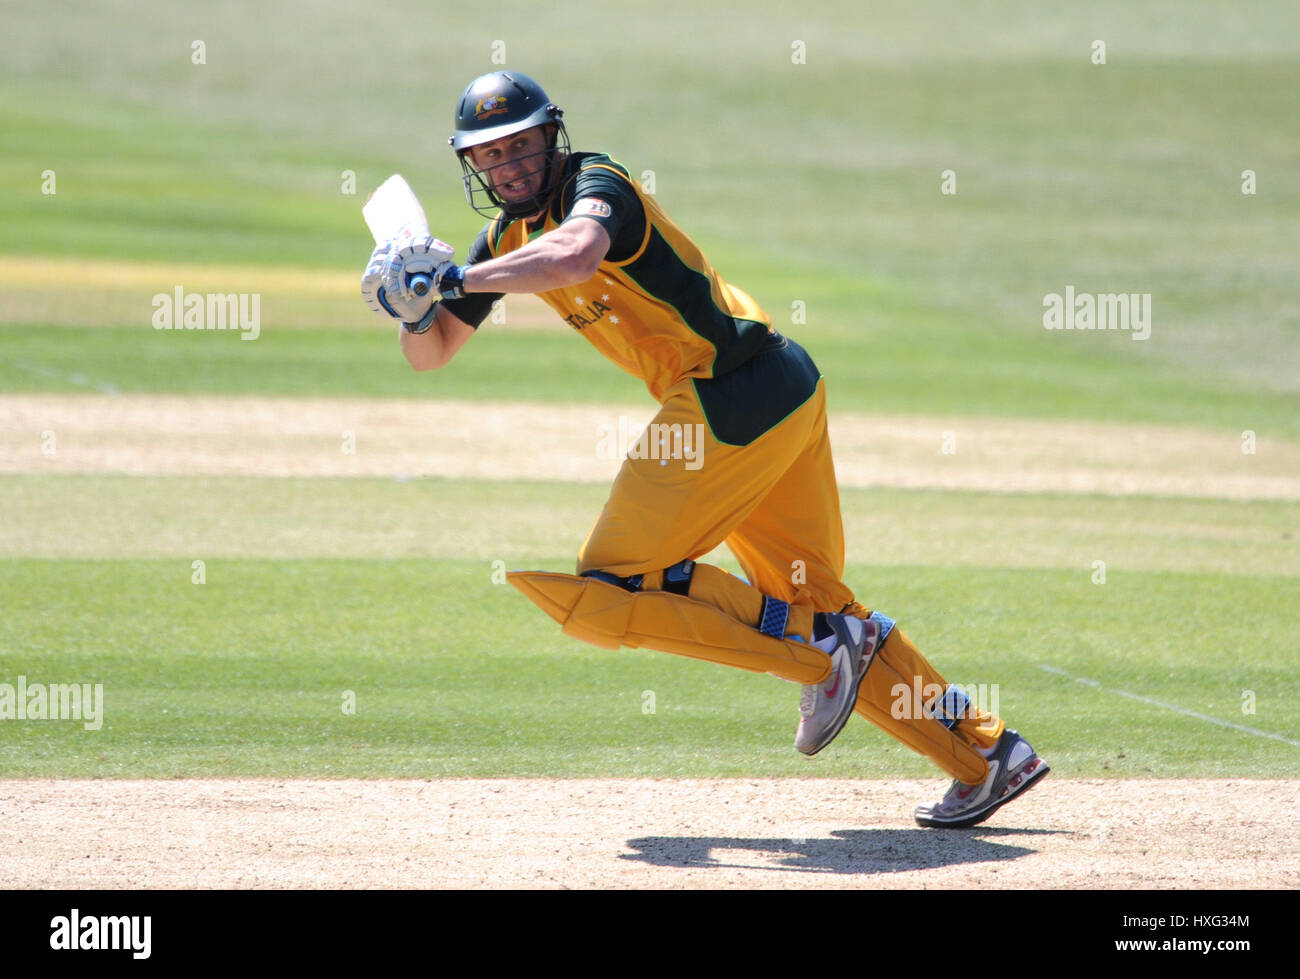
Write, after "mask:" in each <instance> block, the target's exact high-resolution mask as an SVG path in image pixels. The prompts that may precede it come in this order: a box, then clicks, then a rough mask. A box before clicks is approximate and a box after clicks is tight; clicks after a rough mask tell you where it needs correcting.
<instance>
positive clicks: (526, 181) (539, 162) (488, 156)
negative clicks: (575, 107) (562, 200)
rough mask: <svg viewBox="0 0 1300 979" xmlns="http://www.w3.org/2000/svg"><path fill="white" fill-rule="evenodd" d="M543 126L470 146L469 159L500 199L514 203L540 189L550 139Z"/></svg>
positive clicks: (544, 176) (526, 198) (534, 193)
mask: <svg viewBox="0 0 1300 979" xmlns="http://www.w3.org/2000/svg"><path fill="white" fill-rule="evenodd" d="M546 128H547V127H546V126H534V127H533V128H532V129H525V130H524V131H523V132H518V133H513V134H511V135H510V136H505V137H502V138H501V139H497V140H493V141H492V142H490V143H482V144H480V145H479V146H474V147H471V148H470V151H469V158H470V162H471V163H473V164H474V167H475V169H477V170H479V171H480V172H481V173H482V174H483V176H484V177H485V178H486V179H487V180H488V182H489V183H491V185H492V190H493V191H494V192H495V193H496V195H497V196H498V197H500V198H501V199H502V200H504V201H506V202H508V203H514V202H516V201H524V200H528V199H529V198H530V197H534V196H536V195H537V194H539V193H541V190H542V181H543V180H544V179H545V178H546V158H547V150H548V147H549V142H550V141H549V139H548V134H547V132H546Z"/></svg>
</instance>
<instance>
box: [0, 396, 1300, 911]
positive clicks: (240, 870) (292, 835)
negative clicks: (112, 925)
mask: <svg viewBox="0 0 1300 979" xmlns="http://www.w3.org/2000/svg"><path fill="white" fill-rule="evenodd" d="M626 412H627V414H628V415H629V421H630V422H631V424H632V425H633V428H634V429H635V427H636V426H637V425H640V424H644V423H645V422H646V421H648V420H649V414H648V412H646V410H645V409H644V407H643V406H642V407H639V408H633V407H629V408H628V409H626ZM618 414H619V409H618V408H604V409H590V408H573V407H555V406H547V407H545V408H540V409H539V408H538V407H536V406H530V405H476V406H466V405H463V404H453V403H443V404H438V403H422V404H421V405H418V406H416V405H404V404H401V403H398V402H392V401H356V402H349V401H343V400H338V399H329V400H320V401H310V400H293V399H261V398H210V399H190V398H175V397H148V396H101V395H83V396H71V397H69V396H15V395H8V396H0V472H27V473H39V472H47V473H48V472H114V473H137V474H145V473H223V474H234V473H243V474H249V475H252V474H257V475H322V476H323V475H347V474H353V475H381V474H383V475H396V474H401V475H421V474H437V475H442V476H469V477H480V478H482V477H489V478H512V477H514V478H518V477H523V478H549V479H570V480H583V481H586V480H607V479H609V478H610V477H611V476H612V475H613V473H614V471H615V470H616V468H617V461H615V460H610V459H602V458H598V457H597V456H596V454H595V453H594V452H593V445H594V444H595V442H596V440H597V437H598V433H599V431H600V429H599V428H598V426H600V425H602V424H605V425H608V424H610V423H611V422H613V423H616V421H617V416H618ZM834 424H835V428H834V430H833V440H834V443H835V445H836V448H837V463H838V468H839V470H840V474H841V479H842V481H843V482H844V483H845V484H846V485H859V486H870V485H893V486H912V487H960V488H964V489H983V490H994V491H1010V492H1015V491H1026V490H1031V491H1032V490H1055V491H1061V490H1066V491H1073V492H1100V493H1115V494H1127V493H1135V492H1139V493H1154V494H1166V495H1170V496H1179V495H1187V496H1206V497H1221V498H1237V499H1249V498H1265V499H1268V498H1271V499H1297V498H1300V475H1297V474H1300V459H1298V458H1297V457H1296V453H1297V449H1296V448H1295V447H1294V446H1289V445H1281V446H1276V447H1274V451H1272V452H1268V453H1261V456H1262V458H1259V457H1256V458H1252V459H1250V460H1249V461H1250V462H1252V463H1254V465H1251V466H1250V467H1249V468H1248V469H1247V468H1243V467H1242V454H1241V451H1240V447H1239V445H1238V443H1236V442H1235V441H1233V440H1232V439H1228V438H1225V437H1224V436H1222V435H1219V434H1217V433H1205V432H1196V431H1189V430H1185V429H1155V428H1151V427H1140V426H1105V425H1080V424H1072V425H1062V424H1055V423H1037V422H999V421H990V420H978V421H977V420H969V419H966V420H963V419H920V420H918V419H907V420H898V419H888V418H876V417H869V416H856V417H855V416H843V415H841V416H837V417H836V420H835V423H834ZM45 429H52V430H55V431H58V432H59V433H60V446H59V453H58V455H57V456H56V457H54V458H50V457H45V456H42V455H41V453H40V442H39V438H38V437H37V436H38V433H39V432H41V431H42V430H45ZM345 430H347V431H352V432H355V433H356V438H357V445H358V451H357V453H356V454H354V455H343V454H342V453H340V451H339V435H340V432H342V431H345ZM946 431H951V432H954V433H955V436H956V438H957V439H958V440H960V441H959V443H958V445H959V451H958V452H957V453H956V454H954V455H950V456H949V455H944V454H942V453H941V452H940V451H939V446H940V444H941V439H942V438H943V433H944V432H946ZM521 441H526V442H527V443H528V444H527V451H520V449H521ZM1207 460H1214V461H1215V464H1207ZM1261 462H1262V463H1264V464H1263V465H1260V463H1261ZM539 465H540V466H541V469H540V470H539V468H538V467H539ZM1049 761H1050V759H1049ZM943 788H944V783H943V780H942V779H935V780H932V781H927V782H918V781H841V780H817V779H771V780H740V779H733V780H709V781H698V780H633V779H610V780H565V779H501V780H468V779H452V780H446V781H415V780H411V781H355V780H353V781H304V780H266V779H246V780H180V781H99V780H89V781H88V780H61V781H12V780H11V781H0V813H3V816H4V818H3V819H0V850H2V851H3V852H4V853H6V854H8V857H7V858H6V860H5V861H4V868H3V871H0V887H18V888H82V887H102V888H175V887H181V888H185V887H200V888H207V887H220V888H277V887H281V888H370V887H381V888H389V887H475V888H478V887H483V888H496V887H546V888H552V887H587V888H591V887H724V888H726V887H745V888H762V887H801V886H817V887H819V888H824V887H827V886H832V887H870V888H951V887H954V886H965V885H968V884H969V881H970V880H971V876H972V875H974V876H975V877H976V879H978V881H979V886H980V887H984V888H988V887H1012V888H1036V887H1053V888H1108V889H1111V888H1142V887H1155V888H1244V887H1266V888H1295V887H1297V886H1300V838H1297V836H1296V834H1295V832H1294V822H1293V819H1292V818H1291V816H1292V814H1293V813H1294V812H1295V811H1296V809H1297V803H1300V781H1294V780H1289V781H1238V780H1147V781H1141V780H1127V781H1106V782H1101V781H1078V780H1067V779H1063V778H1060V777H1058V776H1057V775H1052V776H1049V777H1048V778H1047V779H1046V780H1044V781H1043V782H1042V783H1041V784H1040V785H1039V786H1038V787H1036V788H1035V789H1034V790H1033V791H1031V792H1029V793H1028V794H1027V795H1026V796H1025V797H1024V798H1023V799H1020V800H1017V801H1016V802H1015V803H1012V804H1011V805H1010V806H1008V807H1006V808H1004V809H1003V810H1001V811H1000V812H999V813H997V814H996V815H995V816H994V817H993V818H992V819H991V820H990V821H989V822H988V823H986V824H985V825H984V826H981V827H977V828H976V829H974V830H965V831H955V830H949V831H936V830H923V829H920V828H918V827H916V826H915V825H914V824H913V822H912V820H911V810H912V807H913V806H914V805H915V804H916V803H918V802H921V801H925V800H927V799H929V798H931V797H932V796H936V795H937V794H939V793H940V792H942V790H943Z"/></svg>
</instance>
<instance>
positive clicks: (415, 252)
mask: <svg viewBox="0 0 1300 979" xmlns="http://www.w3.org/2000/svg"><path fill="white" fill-rule="evenodd" d="M454 254H456V250H455V249H454V248H452V247H451V245H449V244H447V243H446V242H445V241H439V240H438V239H437V238H427V237H426V238H415V239H413V240H412V241H410V242H409V243H408V244H406V245H405V246H404V247H402V248H401V249H399V250H398V252H397V258H396V259H395V261H394V264H397V263H400V264H401V267H402V275H401V287H402V289H403V296H404V298H408V299H414V298H416V291H415V289H414V288H413V285H415V284H417V283H418V284H420V285H423V280H421V279H420V278H419V277H420V276H423V277H424V278H425V279H427V280H428V281H429V283H430V289H429V291H430V292H431V293H433V294H434V295H435V296H436V297H438V298H440V299H460V298H462V297H463V296H464V295H465V291H464V289H462V288H461V286H462V285H463V284H464V281H465V273H464V270H463V269H462V268H461V267H460V266H459V265H457V264H456V263H455V262H453V261H452V260H451V257H452V256H453V255H454Z"/></svg>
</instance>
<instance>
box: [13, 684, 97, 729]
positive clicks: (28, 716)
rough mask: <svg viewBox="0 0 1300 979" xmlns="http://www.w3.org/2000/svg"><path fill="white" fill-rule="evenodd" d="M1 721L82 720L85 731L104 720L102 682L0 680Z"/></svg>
mask: <svg viewBox="0 0 1300 979" xmlns="http://www.w3.org/2000/svg"><path fill="white" fill-rule="evenodd" d="M0 721H82V722H83V723H84V724H85V728H86V730H87V731H98V730H99V729H100V728H101V727H102V726H103V724H104V685H103V684H102V683H96V684H89V683H28V682H27V677H25V676H20V677H19V678H18V683H17V684H12V683H0Z"/></svg>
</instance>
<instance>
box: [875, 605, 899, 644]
mask: <svg viewBox="0 0 1300 979" xmlns="http://www.w3.org/2000/svg"><path fill="white" fill-rule="evenodd" d="M871 621H872V622H874V623H876V625H878V626H880V639H879V640H877V644H879V643H883V642H884V641H885V640H886V639H888V638H889V634H890V633H891V632H893V631H894V620H893V619H891V618H890V617H889V616H888V615H885V614H884V613H883V612H872V613H871Z"/></svg>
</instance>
